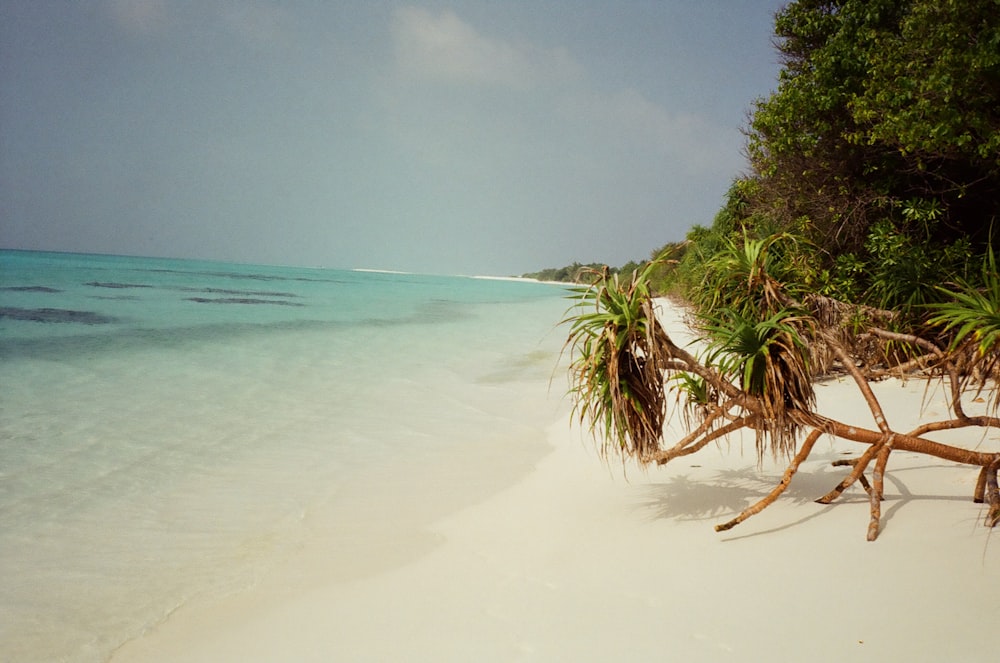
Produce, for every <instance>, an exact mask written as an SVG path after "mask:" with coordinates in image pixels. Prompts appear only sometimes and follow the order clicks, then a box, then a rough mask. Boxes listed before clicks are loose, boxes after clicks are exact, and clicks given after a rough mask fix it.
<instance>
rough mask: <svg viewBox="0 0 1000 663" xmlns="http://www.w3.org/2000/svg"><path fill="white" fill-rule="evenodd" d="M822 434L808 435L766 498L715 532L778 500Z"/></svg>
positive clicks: (727, 528)
mask: <svg viewBox="0 0 1000 663" xmlns="http://www.w3.org/2000/svg"><path fill="white" fill-rule="evenodd" d="M822 434H823V431H821V430H819V429H816V430H813V432H811V433H810V434H809V437H807V438H806V439H805V441H804V442H803V443H802V448H800V449H799V452H798V453H797V454H795V457H794V458H792V462H791V463H790V464H789V465H788V467H787V468H786V469H785V474H784V476H782V477H781V483H779V484H778V485H777V486H775V487H774V489H773V490H772V491H771V492H770V493H768V494H767V496H766V497H764V499H762V500H760V501H759V502H757V503H756V504H754V505H752V506H750V507H747V508H746V509H744V510H743V512H742V513H740V515H738V516H736V517H735V518H733V519H732V520H730V521H728V522H725V523H722V524H720V525H716V526H715V531H716V532H725V531H726V530H729V529H732V528H734V527H736V526H737V525H739V524H740V523H742V522H743V521H744V520H746V519H747V518H749V517H750V516H754V515H757V514H758V513H760V512H761V511H763V510H764V509H766V508H767V507H768V506H770V505H771V503H773V502H774V500H776V499H778V496H779V495H781V494H782V493H783V492H785V489H786V488H788V485H789V484H790V483H791V482H792V477H793V476H795V473H796V472H798V470H799V465H801V464H802V461H804V460H805V459H806V458H808V457H809V454H810V453H811V452H812V448H813V445H814V444H816V440H818V439H819V437H820V435H822Z"/></svg>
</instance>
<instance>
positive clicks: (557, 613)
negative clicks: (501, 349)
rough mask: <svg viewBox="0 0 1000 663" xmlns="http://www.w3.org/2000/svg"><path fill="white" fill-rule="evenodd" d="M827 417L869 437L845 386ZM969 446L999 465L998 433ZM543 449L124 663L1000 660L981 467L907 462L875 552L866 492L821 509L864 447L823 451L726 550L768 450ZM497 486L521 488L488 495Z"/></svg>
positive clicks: (410, 484) (377, 503) (366, 520)
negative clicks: (617, 452)
mask: <svg viewBox="0 0 1000 663" xmlns="http://www.w3.org/2000/svg"><path fill="white" fill-rule="evenodd" d="M666 318H667V320H668V323H669V325H670V328H671V329H673V330H675V331H676V332H677V333H678V334H679V333H680V332H681V331H682V330H681V329H680V328H679V327H678V326H677V325H678V324H679V318H678V317H677V316H676V314H674V313H671V312H668V313H667V315H666ZM874 386H875V388H876V390H877V393H878V394H879V396H880V398H882V399H883V400H882V403H883V406H884V407H885V409H886V411H887V412H886V414H887V417H888V419H889V421H890V423H891V424H893V425H894V426H896V427H899V428H907V427H908V426H910V425H912V424H913V423H915V422H916V415H917V414H918V407H917V406H918V404H919V403H921V402H922V401H926V402H925V410H926V412H927V413H928V416H930V415H933V414H934V413H935V409H937V414H942V413H943V410H940V405H939V404H936V403H935V401H934V399H935V398H940V396H941V394H940V392H939V391H938V392H931V393H930V394H926V395H925V383H923V382H920V381H910V382H909V383H907V384H905V385H901V384H899V383H898V382H895V381H885V382H881V383H878V384H876V385H874ZM559 391H560V388H559V385H558V384H556V385H555V386H554V387H553V395H552V398H553V399H558V398H559V397H560V394H559V393H558V392H559ZM819 398H820V407H821V409H822V410H824V411H826V412H829V413H831V414H834V415H836V416H840V417H844V418H852V417H853V418H854V419H856V420H857V422H858V423H859V424H867V423H869V421H870V415H868V414H867V411H866V409H865V408H864V404H863V402H862V401H861V399H860V397H859V396H857V395H856V393H855V390H854V388H853V387H852V386H851V385H850V384H847V383H846V382H844V383H836V382H833V383H826V384H823V385H822V386H820V387H819ZM975 407H980V408H981V407H982V405H981V404H976V403H970V409H972V408H975ZM563 409H564V410H568V406H565V407H564V408H563ZM973 411H975V410H973ZM674 423H677V422H674ZM951 435H953V436H954V435H955V434H954V433H952V434H951ZM961 435H965V436H966V438H965V439H966V444H968V445H969V446H977V445H978V447H979V448H982V449H992V450H996V449H1000V431H990V432H989V434H988V435H987V436H986V437H985V438H983V437H982V435H981V433H979V432H978V431H977V432H971V433H970V432H968V431H965V432H964V433H959V436H961ZM958 439H962V438H961V437H959V438H958ZM548 444H549V447H550V448H549V449H548V450H547V451H546V452H545V455H544V457H541V458H540V459H539V456H538V449H537V448H535V447H532V446H530V445H526V446H525V447H524V448H519V449H513V450H510V453H509V454H507V453H500V452H499V451H498V452H497V453H496V455H495V456H494V457H489V458H484V457H478V458H439V459H435V462H434V464H433V465H434V466H433V467H432V466H431V465H430V464H429V465H428V466H427V467H412V468H409V469H408V470H407V475H406V476H405V477H387V479H389V480H387V481H386V482H385V483H384V486H391V487H392V488H391V489H386V490H374V489H373V490H371V492H370V502H369V504H368V506H369V507H370V511H364V512H361V513H357V514H355V515H356V517H355V518H354V519H353V520H352V521H351V522H352V523H353V524H352V525H351V527H352V528H353V529H351V530H350V531H344V530H341V531H339V532H337V533H336V536H334V534H333V533H331V534H330V536H328V537H325V538H324V537H319V538H318V540H317V541H315V542H314V543H313V544H311V545H310V546H308V547H306V548H304V549H302V550H299V551H298V552H296V553H295V554H294V555H292V556H290V557H289V558H288V559H287V560H286V562H285V563H284V564H282V565H281V566H280V567H279V568H276V569H273V570H272V571H270V572H269V573H268V574H267V575H266V576H264V577H262V578H261V580H260V582H259V583H258V584H257V585H256V586H255V587H254V588H253V589H252V590H250V591H248V592H244V593H241V594H238V595H235V596H231V597H229V598H227V599H225V600H222V601H213V602H211V603H205V604H192V605H186V606H184V607H182V608H181V609H179V610H177V611H176V612H175V613H174V614H173V615H172V616H171V617H170V618H169V619H168V620H167V621H166V622H165V623H163V624H161V625H160V626H159V627H157V628H155V629H154V630H152V631H150V632H148V633H146V634H145V635H144V636H143V637H141V638H139V639H136V640H134V641H132V642H129V643H127V644H126V645H125V646H123V647H122V648H121V649H119V650H118V652H116V655H115V657H114V658H113V660H114V661H115V663H126V662H139V661H141V662H153V661H171V662H174V661H186V662H197V661H205V662H209V661H211V662H213V663H214V662H218V661H250V662H255V661H258V662H262V663H263V662H264V661H268V662H273V661H297V662H305V661H324V662H328V661H352V662H353V661H436V662H437V661H576V662H578V661H689V662H690V661H724V660H733V661H758V660H769V661H803V660H808V661H838V662H842V661H876V660H877V661H901V660H905V661H909V662H910V663H913V662H918V661H928V662H929V661H964V662H986V661H995V660H997V654H998V651H1000V649H998V645H997V625H998V624H1000V530H998V531H991V530H989V529H987V528H985V527H983V525H982V520H983V517H984V515H985V510H984V508H983V505H981V504H974V503H973V502H972V500H971V495H972V490H973V485H974V483H975V479H976V474H977V468H971V467H962V466H956V465H954V464H952V463H946V462H942V461H937V460H935V459H933V458H928V457H924V456H919V455H915V454H909V453H901V452H897V453H895V454H893V456H892V458H891V460H890V463H889V473H888V478H887V481H886V503H885V505H884V507H883V524H882V531H881V534H880V536H879V538H878V540H877V541H875V542H871V543H869V542H867V541H866V540H865V533H866V528H867V524H868V501H867V496H865V494H864V493H863V491H862V490H861V489H860V487H855V488H851V489H850V490H849V491H848V492H847V493H846V494H845V495H844V497H843V498H842V499H841V500H839V501H837V502H835V503H834V504H832V505H829V506H824V505H820V504H816V503H815V502H813V500H814V499H815V498H817V497H819V496H821V495H822V494H824V493H826V492H827V491H828V490H829V489H830V488H832V487H833V486H834V485H835V484H836V483H837V482H838V481H839V480H840V479H841V477H842V476H843V475H844V472H845V470H844V468H837V467H832V466H831V465H830V462H831V461H832V460H836V459H840V458H846V457H849V456H848V455H847V454H852V453H856V452H857V451H859V450H860V449H862V447H860V446H859V445H851V444H848V443H843V442H833V441H831V440H822V441H821V442H820V443H819V444H818V445H817V447H816V449H815V450H814V452H813V456H812V458H811V459H810V460H809V461H808V462H806V463H805V464H803V466H802V468H801V469H800V471H799V473H798V474H797V475H796V477H795V479H794V480H793V482H792V484H791V487H790V488H789V490H788V491H787V492H786V493H785V495H783V496H782V497H781V498H779V500H778V502H777V503H775V504H774V505H772V506H771V507H769V508H768V509H766V510H765V511H764V512H763V513H761V514H759V515H757V516H755V517H753V518H751V519H750V520H748V521H747V522H745V523H743V524H742V525H740V526H738V527H736V528H735V529H733V530H730V531H728V532H724V533H716V532H715V531H714V529H713V525H715V524H717V523H719V522H722V521H725V520H728V519H729V518H730V517H732V516H733V515H735V514H736V513H738V512H739V511H740V510H741V509H743V508H745V507H746V506H748V505H749V504H751V503H753V502H754V501H756V500H757V499H759V498H760V497H761V496H763V495H764V494H765V493H766V492H767V491H769V490H770V488H771V487H772V486H773V485H774V484H775V483H776V482H777V481H778V479H779V478H780V475H781V472H782V470H783V464H781V463H773V462H770V461H768V462H765V464H764V466H763V467H762V468H758V466H757V461H756V455H755V451H754V449H753V443H752V440H750V439H747V440H746V443H745V445H743V446H742V447H741V445H740V444H739V441H738V440H734V441H731V444H730V446H728V447H727V446H726V445H723V446H721V447H709V448H706V449H704V450H702V451H701V452H700V453H698V454H695V455H694V456H690V457H687V458H682V459H679V460H677V461H675V462H674V463H672V464H669V465H667V466H664V467H660V468H655V467H654V468H650V469H648V470H640V469H637V468H634V467H629V468H623V467H622V466H621V465H620V464H615V463H612V464H611V465H610V466H609V465H607V464H605V463H603V462H602V460H601V459H600V458H599V456H598V454H597V452H596V450H595V447H594V445H593V443H592V441H591V440H590V439H589V438H588V437H587V436H586V435H585V434H584V433H582V432H581V431H580V430H578V429H574V428H571V426H570V425H569V417H568V412H564V415H563V419H562V420H560V421H559V422H558V423H556V424H555V425H553V426H552V428H551V430H550V436H549V440H548ZM497 467H500V475H501V476H502V477H504V479H503V483H505V484H506V487H505V488H501V487H499V485H503V484H499V485H498V486H497V487H491V488H489V489H488V490H487V489H483V490H478V489H477V488H476V485H477V484H478V482H479V480H480V478H481V477H484V476H492V475H493V474H494V473H495V472H496V471H497ZM491 483H496V479H493V480H492V481H491ZM463 501H464V502H463ZM463 504H464V505H465V506H464V508H463Z"/></svg>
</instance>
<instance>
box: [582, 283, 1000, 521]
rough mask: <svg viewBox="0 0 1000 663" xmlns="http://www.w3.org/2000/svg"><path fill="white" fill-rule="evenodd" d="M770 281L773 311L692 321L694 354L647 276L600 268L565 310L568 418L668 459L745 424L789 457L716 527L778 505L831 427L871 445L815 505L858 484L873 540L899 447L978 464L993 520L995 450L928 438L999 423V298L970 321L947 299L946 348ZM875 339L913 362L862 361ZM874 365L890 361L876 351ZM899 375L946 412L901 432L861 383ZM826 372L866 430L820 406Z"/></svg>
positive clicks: (998, 504) (942, 317) (941, 319)
mask: <svg viewBox="0 0 1000 663" xmlns="http://www.w3.org/2000/svg"><path fill="white" fill-rule="evenodd" d="M764 278H766V275H765V277H764ZM764 285H765V286H766V287H764V289H763V292H764V293H765V296H767V297H770V298H771V304H772V305H771V306H770V307H769V308H768V313H770V315H768V316H767V317H764V318H763V319H759V318H758V319H748V318H747V317H745V316H743V315H741V314H740V313H738V312H735V311H732V310H723V311H720V312H718V313H717V314H716V315H713V316H711V317H709V316H704V317H702V318H701V319H700V320H699V322H698V325H697V328H698V329H699V331H700V332H702V335H703V340H704V341H705V343H706V347H705V351H704V352H703V353H702V354H701V356H700V357H696V356H695V355H694V354H692V353H690V352H688V351H686V350H685V349H683V348H681V347H680V346H678V345H677V344H675V343H674V342H673V340H672V339H671V338H670V337H669V336H668V334H667V333H666V332H665V331H664V329H663V327H662V326H661V325H660V323H659V321H658V319H657V316H656V313H655V308H654V301H653V299H652V297H651V296H650V293H649V291H648V288H647V286H646V285H645V280H644V278H643V275H642V274H637V275H635V276H633V278H632V281H631V282H630V283H628V284H622V283H619V281H618V279H617V277H614V276H610V275H608V274H607V273H605V274H603V275H600V277H599V278H598V279H597V280H596V282H595V283H594V285H592V286H591V287H589V288H578V289H577V290H576V292H575V295H574V296H575V297H576V298H577V300H578V301H577V304H576V306H575V307H574V308H573V309H571V311H573V313H572V314H571V315H570V316H569V317H568V318H567V322H568V323H569V324H570V325H571V326H570V332H569V338H568V339H567V342H566V346H567V348H568V349H569V351H570V355H571V367H570V373H571V386H570V394H571V395H572V397H573V398H574V412H575V414H576V415H577V416H578V417H579V419H580V421H581V422H585V423H587V424H589V428H590V430H591V431H592V432H593V433H594V434H595V435H596V436H597V437H598V438H600V439H601V440H602V451H603V452H604V454H605V455H607V454H620V455H621V456H623V457H628V458H633V459H635V460H636V461H638V462H639V463H641V464H652V463H655V464H659V465H662V464H664V463H667V462H669V461H671V460H673V459H675V458H679V457H682V456H687V455H690V454H692V453H695V452H697V451H698V450H700V449H702V448H704V447H705V446H706V445H708V444H709V443H711V442H713V441H715V440H718V439H720V438H722V437H724V436H726V435H729V434H730V433H733V432H736V431H738V430H741V429H745V430H750V431H753V432H754V434H755V438H756V445H757V451H758V455H759V457H761V458H762V457H763V454H765V453H767V452H768V451H770V452H771V453H772V454H774V455H775V456H784V457H786V458H788V459H789V463H788V465H787V468H786V469H785V471H784V475H783V476H782V479H781V481H780V482H779V483H778V485H777V486H775V487H774V489H773V490H772V491H771V492H770V493H769V494H768V495H766V496H765V497H764V498H763V499H761V500H760V501H758V502H757V503H756V504H753V505H751V506H750V507H748V508H746V509H745V510H744V511H743V512H742V513H740V514H739V515H737V516H736V517H735V518H733V519H731V520H729V521H727V522H725V523H722V524H720V525H718V526H717V527H716V530H717V531H724V530H728V529H730V528H732V527H735V526H736V525H738V524H740V523H741V522H743V521H744V520H746V519H747V518H750V517H751V516H753V515H755V514H757V513H760V512H761V511H762V510H763V509H765V508H766V507H767V506H768V505H770V504H772V503H773V502H774V501H775V500H776V499H777V498H778V497H779V496H780V495H781V494H782V493H783V492H784V491H785V489H786V488H787V487H788V485H789V483H790V482H791V480H792V477H793V476H794V475H795V473H796V472H797V471H798V469H799V467H800V465H801V464H802V463H803V462H804V461H805V460H806V459H807V458H808V457H809V455H810V453H811V452H812V450H813V447H814V445H815V443H816V441H817V440H818V439H819V438H820V437H821V436H822V435H824V434H827V435H832V436H834V437H837V438H841V439H843V440H849V441H852V442H857V443H860V444H863V445H867V448H866V449H865V450H864V451H863V452H862V453H861V454H860V456H859V457H857V458H855V459H852V460H850V461H846V462H838V463H835V464H837V465H846V466H848V467H849V468H850V470H849V472H848V473H847V475H846V476H845V477H844V479H843V480H842V481H841V482H840V483H839V484H838V485H837V486H835V487H834V488H833V489H832V490H831V491H830V492H829V493H827V494H826V495H824V496H822V497H820V498H819V499H818V500H817V501H818V502H819V503H822V504H829V503H831V502H833V501H834V500H836V499H837V498H838V497H839V496H840V495H842V494H843V492H844V491H845V490H846V489H847V488H849V487H850V486H852V485H853V484H854V483H856V482H857V483H860V484H861V485H862V487H863V488H864V489H865V490H866V491H867V493H868V495H869V498H870V511H871V517H870V520H869V524H868V540H870V541H871V540H874V539H875V538H876V537H877V536H878V532H879V521H880V518H881V501H882V498H883V490H884V488H883V487H884V483H885V476H886V472H887V470H888V464H889V460H890V457H891V455H892V452H893V451H897V450H898V451H911V452H915V453H920V454H926V455H929V456H933V457H936V458H940V459H943V460H948V461H952V462H955V463H961V464H965V465H970V466H975V467H979V468H980V470H979V478H978V481H977V483H976V487H975V490H974V492H973V495H972V498H973V500H974V501H975V502H984V503H986V504H987V507H988V508H987V515H986V519H985V524H986V526H988V527H994V526H996V525H997V523H998V522H1000V490H998V472H1000V453H996V452H984V451H975V450H971V449H966V448H962V447H959V446H954V445H951V444H944V443H942V442H938V441H934V440H931V439H929V438H927V437H926V436H927V434H928V433H932V432H935V431H943V430H952V429H959V428H968V427H979V428H1000V418H998V417H997V416H996V414H997V409H998V403H1000V392H998V388H997V382H996V380H995V377H996V372H997V367H998V366H1000V332H997V333H993V334H992V336H991V335H990V333H989V332H990V330H991V329H1000V324H998V323H997V317H998V316H997V313H996V311H1000V303H997V302H990V306H992V307H993V308H992V309H990V308H987V309H986V315H987V317H989V316H991V315H992V316H993V317H991V318H989V319H986V320H984V321H978V322H977V321H976V319H975V318H974V317H972V318H970V316H974V314H975V313H976V311H971V312H970V311H969V310H968V307H966V308H962V307H960V306H958V305H957V304H956V305H950V306H949V307H944V306H943V307H941V310H940V311H939V314H938V315H937V316H936V317H935V318H933V319H932V322H933V324H934V325H935V327H934V329H936V330H937V331H939V332H940V334H939V337H938V338H941V337H944V336H945V335H946V334H947V332H952V333H951V334H950V344H948V345H942V344H940V342H939V341H938V339H935V338H925V337H923V336H916V335H912V334H909V335H907V334H900V333H896V332H891V331H887V330H884V329H882V328H880V327H877V326H875V324H873V321H877V320H878V316H873V315H869V316H867V320H869V324H868V325H867V326H865V327H864V328H863V329H858V328H857V317H856V316H855V317H854V318H852V327H853V329H852V331H851V332H848V331H847V329H848V325H847V324H845V319H846V316H847V315H848V314H849V311H848V309H849V307H848V306H847V305H842V304H839V303H838V304H837V305H833V304H832V303H831V301H830V300H826V299H824V298H819V297H816V298H809V299H806V298H803V299H804V300H805V301H795V300H793V299H792V298H790V297H789V296H788V295H787V294H785V293H783V292H782V291H781V289H780V288H779V287H778V286H777V284H776V283H773V282H772V283H765V284H764ZM998 292H1000V288H998ZM853 313H856V311H854V312H853ZM963 316H964V317H963ZM970 319H971V320H972V323H971V326H970ZM991 325H993V326H994V327H991ZM956 328H957V329H958V331H957V332H956V331H955V329H956ZM984 330H985V331H986V332H987V333H983V332H984ZM963 331H964V332H965V333H963ZM872 339H877V340H880V341H881V342H883V343H886V344H888V343H892V344H893V345H894V347H895V352H897V353H898V352H899V348H901V347H902V348H906V349H912V351H913V352H912V354H914V355H916V357H915V358H913V359H909V358H908V359H906V360H905V361H900V362H897V363H896V364H894V365H891V368H887V369H877V370H873V369H869V368H868V366H870V365H871V363H870V362H869V361H866V359H870V357H861V356H860V348H865V352H866V353H870V352H871V347H872V344H871V340H872ZM886 354H888V353H886ZM882 360H883V361H885V363H887V364H890V363H891V362H888V360H886V358H885V357H884V356H883V357H882ZM903 371H905V372H906V373H907V374H910V375H921V376H924V377H927V378H929V379H935V380H940V381H941V382H942V383H943V384H944V386H945V388H946V389H947V390H948V408H949V413H948V417H947V418H945V419H941V420H937V421H932V422H928V423H924V424H922V425H921V426H919V427H918V428H916V429H913V430H909V431H899V430H896V429H895V428H893V426H892V425H891V423H890V422H889V421H887V419H886V416H885V414H884V412H883V409H882V406H881V404H880V403H879V400H878V398H876V396H875V393H874V392H873V391H872V389H871V386H870V384H869V379H875V378H879V377H883V376H884V375H886V374H893V373H900V372H903ZM831 372H840V373H842V374H843V373H846V374H847V375H848V376H849V377H850V378H851V380H852V382H853V384H854V386H855V387H856V388H857V389H858V391H859V392H860V394H861V395H862V396H863V397H864V400H865V402H866V403H867V406H868V409H869V411H870V412H871V415H872V418H873V421H874V427H872V428H863V427H859V426H856V425H852V424H847V423H844V422H842V421H837V420H835V419H831V418H828V417H825V416H823V415H821V414H819V413H818V412H817V411H816V407H815V403H816V398H815V392H814V390H813V385H814V382H815V381H816V380H817V379H819V378H820V377H822V376H824V375H828V374H830V373H831ZM969 389H976V390H978V392H979V393H981V394H988V396H989V397H988V408H987V409H988V411H989V413H990V414H988V415H981V416H969V415H968V414H966V412H965V411H964V409H963V408H962V402H961V396H962V393H963V392H965V391H968V390H969ZM670 394H673V395H674V396H675V397H676V402H677V403H679V404H680V406H681V407H682V408H683V410H684V416H685V420H686V421H687V422H688V424H689V428H690V429H691V431H690V433H689V434H687V435H686V436H684V437H683V438H682V439H681V440H679V441H677V442H676V443H675V444H674V445H673V446H669V447H665V446H664V444H663V429H664V421H665V419H666V416H667V411H668V406H669V404H670V403H669V400H670V399H669V398H668V395H670ZM800 440H801V443H800ZM869 470H870V474H871V479H870V480H869V479H868V477H867V476H866V472H869Z"/></svg>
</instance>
